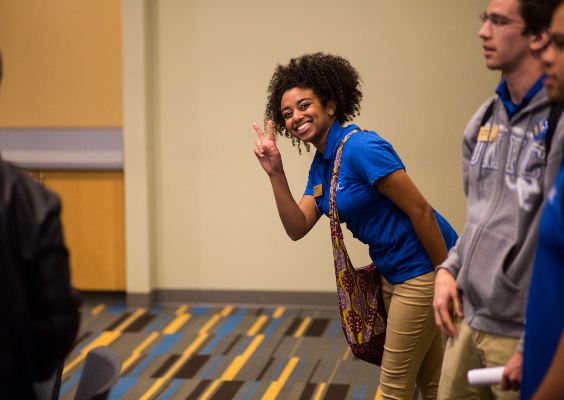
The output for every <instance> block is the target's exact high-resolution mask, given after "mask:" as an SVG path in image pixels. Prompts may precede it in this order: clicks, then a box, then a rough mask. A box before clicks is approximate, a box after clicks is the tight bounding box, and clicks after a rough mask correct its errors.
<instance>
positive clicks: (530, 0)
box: [519, 0, 564, 35]
mask: <svg viewBox="0 0 564 400" xmlns="http://www.w3.org/2000/svg"><path fill="white" fill-rule="evenodd" d="M563 1H564V0H519V14H521V17H522V18H523V20H524V21H525V29H524V30H523V35H528V34H533V35H534V34H537V33H540V32H542V31H543V30H545V29H548V27H549V26H550V20H551V18H552V14H553V13H554V10H556V7H558V6H559V5H560V3H562V2H563Z"/></svg>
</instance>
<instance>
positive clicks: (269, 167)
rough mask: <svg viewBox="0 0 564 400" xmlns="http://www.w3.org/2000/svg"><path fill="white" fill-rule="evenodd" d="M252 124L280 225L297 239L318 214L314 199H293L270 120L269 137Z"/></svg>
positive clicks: (313, 223)
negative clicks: (297, 200) (256, 135)
mask: <svg viewBox="0 0 564 400" xmlns="http://www.w3.org/2000/svg"><path fill="white" fill-rule="evenodd" d="M253 127H254V128H255V131H256V132H257V134H258V136H259V139H258V140H257V141H256V143H255V144H256V148H255V155H256V157H257V159H258V160H259V163H260V164H261V166H262V167H263V169H264V171H265V172H266V173H267V174H268V177H269V178H270V183H271V185H272V191H273V193H274V199H275V201H276V207H277V209H278V215H279V216H280V220H281V221H282V225H283V226H284V229H285V230H286V233H287V234H288V236H289V237H290V239H292V240H299V239H301V238H303V237H304V236H305V235H306V234H307V233H308V232H309V231H310V230H311V228H313V226H314V225H315V224H316V223H317V221H318V220H319V218H320V217H321V214H320V213H319V211H317V207H316V206H315V199H314V198H313V196H303V197H302V199H301V200H300V202H299V203H296V200H294V197H293V196H292V193H291V192H290V187H289V186H288V181H287V179H286V174H285V173H284V168H283V166H282V157H281V155H280V151H279V150H278V148H277V147H276V142H275V140H274V130H273V128H272V122H270V121H269V122H268V139H266V138H265V136H264V134H263V133H262V131H261V129H260V127H259V126H258V125H257V124H253Z"/></svg>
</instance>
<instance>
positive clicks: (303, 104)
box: [300, 103, 309, 110]
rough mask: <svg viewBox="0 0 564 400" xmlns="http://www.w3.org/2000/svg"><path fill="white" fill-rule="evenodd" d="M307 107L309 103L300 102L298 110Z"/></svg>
mask: <svg viewBox="0 0 564 400" xmlns="http://www.w3.org/2000/svg"><path fill="white" fill-rule="evenodd" d="M308 107H309V103H302V104H301V105H300V110H305V109H306V108H308Z"/></svg>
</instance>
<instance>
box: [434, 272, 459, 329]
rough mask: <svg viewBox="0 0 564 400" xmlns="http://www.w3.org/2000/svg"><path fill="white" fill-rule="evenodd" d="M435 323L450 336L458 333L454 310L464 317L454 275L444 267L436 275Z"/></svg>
mask: <svg viewBox="0 0 564 400" xmlns="http://www.w3.org/2000/svg"><path fill="white" fill-rule="evenodd" d="M433 308H434V310H435V323H436V324H437V326H438V327H439V328H440V330H441V331H442V332H443V333H444V334H445V335H447V336H449V337H454V335H456V330H455V329H454V325H453V321H452V316H451V315H452V312H453V310H454V311H455V312H456V315H458V316H459V317H463V316H464V313H463V312H462V303H461V302H460V296H459V295H458V290H457V289H456V281H455V279H454V277H453V276H452V275H451V274H450V272H448V271H447V270H446V269H444V268H440V269H439V270H438V271H437V275H435V295H434V296H433Z"/></svg>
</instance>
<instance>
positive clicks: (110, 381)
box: [74, 346, 122, 400]
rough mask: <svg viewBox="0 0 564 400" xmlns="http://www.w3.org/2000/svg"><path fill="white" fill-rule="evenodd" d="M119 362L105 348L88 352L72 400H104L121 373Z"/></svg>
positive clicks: (113, 354) (112, 352) (114, 355)
mask: <svg viewBox="0 0 564 400" xmlns="http://www.w3.org/2000/svg"><path fill="white" fill-rule="evenodd" d="M121 365H122V364H121V360H120V359H119V357H118V355H117V354H116V353H115V352H114V351H113V350H112V349H110V348H109V347H107V346H100V347H96V348H94V349H92V350H90V351H89V352H88V354H87V355H86V361H84V367H83V368H82V375H81V376H80V379H79V381H78V387H77V389H76V394H75V396H74V400H94V399H95V400H106V399H107V398H108V394H109V393H110V390H111V388H112V387H113V386H114V384H115V383H116V382H117V380H118V378H119V374H120V372H121Z"/></svg>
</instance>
